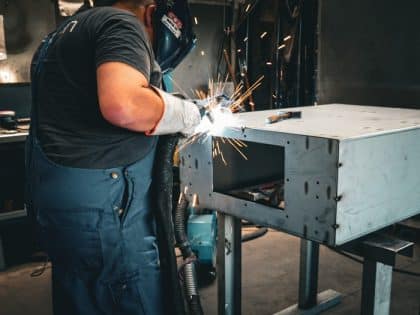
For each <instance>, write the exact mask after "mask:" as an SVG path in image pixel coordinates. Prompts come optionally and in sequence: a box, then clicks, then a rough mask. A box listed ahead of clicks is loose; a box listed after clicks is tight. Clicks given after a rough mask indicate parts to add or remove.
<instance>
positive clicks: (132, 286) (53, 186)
mask: <svg viewBox="0 0 420 315" xmlns="http://www.w3.org/2000/svg"><path fill="white" fill-rule="evenodd" d="M154 153H155V151H154V150H153V151H152V152H150V153H149V154H148V155H147V157H146V158H144V159H143V160H141V161H138V162H136V163H134V164H132V165H130V166H127V167H119V168H111V169H100V170H98V169H78V168H70V167H64V166H61V165H57V164H54V163H53V162H51V161H50V160H48V159H47V158H46V156H45V155H44V153H43V152H42V150H41V148H40V146H39V145H38V143H37V141H33V145H32V161H31V164H30V182H29V184H30V191H31V193H30V196H31V197H32V198H31V208H32V209H33V210H34V213H35V217H36V220H37V223H38V225H39V230H40V235H41V240H42V244H43V245H44V247H45V249H46V250H47V252H48V254H49V256H50V258H51V260H52V265H53V303H54V314H56V315H61V314H72V315H75V314H80V315H83V314H86V315H96V314H124V315H126V314H127V315H129V314H133V315H140V314H153V315H155V314H156V315H158V314H164V311H163V303H162V301H163V296H161V295H162V279H161V273H160V268H159V255H158V248H157V245H156V237H155V235H156V233H155V226H154V224H155V223H154V222H155V221H154V217H153V213H152V211H151V207H150V203H151V200H150V193H149V191H150V186H151V176H152V166H153V160H154V155H155V154H154ZM120 209H124V212H123V214H122V215H120V214H119V212H120Z"/></svg>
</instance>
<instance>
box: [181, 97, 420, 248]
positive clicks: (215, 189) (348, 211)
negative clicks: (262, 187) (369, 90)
mask: <svg viewBox="0 0 420 315" xmlns="http://www.w3.org/2000/svg"><path fill="white" fill-rule="evenodd" d="M290 110H293V111H301V112H302V118H301V119H289V120H284V121H280V122H278V123H275V124H271V125H267V124H265V118H266V117H268V116H269V115H273V114H275V113H276V112H277V111H259V112H249V113H243V114H237V117H238V119H239V121H240V125H241V128H237V127H235V128H225V129H223V130H220V131H217V132H216V133H215V134H214V136H213V137H209V138H207V139H206V140H205V141H201V142H199V143H194V144H192V145H189V146H186V147H185V148H184V149H183V150H182V151H181V153H180V157H181V167H180V171H181V184H182V185H183V186H188V187H189V195H188V198H190V200H191V201H192V196H193V195H194V194H197V195H198V200H199V206H200V207H202V208H209V209H215V210H219V211H222V212H225V213H228V214H231V215H234V216H237V217H240V218H243V219H247V220H250V221H252V222H254V223H256V224H261V225H265V226H269V227H273V228H275V229H279V230H282V231H285V232H288V233H291V234H294V235H297V236H300V237H304V238H307V239H311V240H314V241H318V242H322V243H325V244H329V245H332V246H338V245H341V244H344V243H347V242H349V241H351V240H353V239H356V238H359V237H361V236H363V235H366V234H369V233H371V232H374V231H376V230H378V229H381V228H383V227H386V226H388V225H391V224H393V223H396V222H398V221H401V220H403V219H406V218H408V217H411V216H413V215H416V214H418V213H420V110H412V109H411V110H409V109H400V108H385V107H372V106H358V105H343V104H330V105H321V106H310V107H302V108H292V109H290ZM217 137H223V141H224V142H225V144H223V141H222V138H217ZM216 139H218V141H219V144H220V145H222V146H223V148H222V151H223V152H224V157H225V160H226V162H227V164H228V165H227V166H225V165H224V163H222V162H221V161H220V158H217V159H213V150H214V149H216V148H215V147H214V143H215V140H216ZM233 139H238V140H241V141H244V142H246V143H247V144H248V147H247V148H242V150H243V152H244V154H245V155H247V156H248V160H245V159H244V158H243V157H242V156H241V155H240V154H239V153H238V152H237V151H236V150H235V149H234V148H233V146H232V145H230V144H229V142H228V140H231V141H233ZM234 143H235V142H234ZM276 179H281V180H283V181H284V209H279V208H274V207H270V206H267V205H262V204H259V203H255V202H252V201H247V200H244V199H243V198H239V197H237V196H232V195H231V194H230V193H228V191H229V190H231V189H234V188H236V187H237V188H240V187H244V186H246V185H251V184H252V182H254V183H264V181H270V180H276Z"/></svg>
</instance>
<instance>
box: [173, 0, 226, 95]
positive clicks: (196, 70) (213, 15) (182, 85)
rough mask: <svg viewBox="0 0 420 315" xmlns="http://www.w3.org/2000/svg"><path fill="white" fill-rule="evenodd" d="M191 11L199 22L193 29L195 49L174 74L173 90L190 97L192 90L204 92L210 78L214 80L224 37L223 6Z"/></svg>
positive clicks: (197, 6)
mask: <svg viewBox="0 0 420 315" xmlns="http://www.w3.org/2000/svg"><path fill="white" fill-rule="evenodd" d="M191 11H192V16H193V17H196V18H197V21H198V24H197V25H195V27H194V31H195V33H196V35H197V38H198V41H197V46H196V47H195V49H194V50H193V51H192V52H191V53H190V55H189V56H188V57H187V58H185V60H184V61H183V62H182V63H181V64H180V65H179V66H178V67H177V68H176V70H175V71H174V73H173V80H174V90H175V91H178V92H181V93H182V91H181V89H182V90H183V91H184V92H186V93H187V95H189V96H190V97H192V96H193V94H192V91H191V89H200V88H204V90H207V85H208V81H209V78H213V79H215V80H216V79H217V74H216V73H217V72H216V69H217V64H218V63H219V60H220V58H221V55H220V54H221V47H222V43H223V42H222V41H223V36H224V35H223V29H224V26H223V20H224V6H222V5H207V4H191Z"/></svg>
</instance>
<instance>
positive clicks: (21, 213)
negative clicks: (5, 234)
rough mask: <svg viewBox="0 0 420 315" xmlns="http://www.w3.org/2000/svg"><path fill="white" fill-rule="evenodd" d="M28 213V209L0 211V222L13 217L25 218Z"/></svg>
mask: <svg viewBox="0 0 420 315" xmlns="http://www.w3.org/2000/svg"><path fill="white" fill-rule="evenodd" d="M27 215H28V212H27V211H26V209H22V210H15V211H8V212H2V213H0V222H1V221H6V220H12V219H19V218H24V217H26V216H27Z"/></svg>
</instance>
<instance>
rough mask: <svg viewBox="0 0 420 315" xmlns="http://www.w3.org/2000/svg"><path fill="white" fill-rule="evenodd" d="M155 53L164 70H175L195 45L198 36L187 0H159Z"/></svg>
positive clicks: (156, 14) (155, 18)
mask: <svg viewBox="0 0 420 315" xmlns="http://www.w3.org/2000/svg"><path fill="white" fill-rule="evenodd" d="M156 2H157V9H156V12H155V17H154V24H155V27H154V31H155V44H154V48H155V55H156V60H157V62H158V63H159V65H160V67H161V69H162V72H163V73H166V72H168V71H171V70H173V69H174V68H175V67H176V66H177V65H179V64H180V63H181V61H182V60H183V59H184V58H185V57H186V56H187V55H188V53H189V52H190V51H191V49H192V48H193V47H194V45H195V42H196V40H197V39H196V37H195V34H194V32H193V21H192V17H191V13H190V8H189V5H188V1H187V0H157V1H156Z"/></svg>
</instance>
